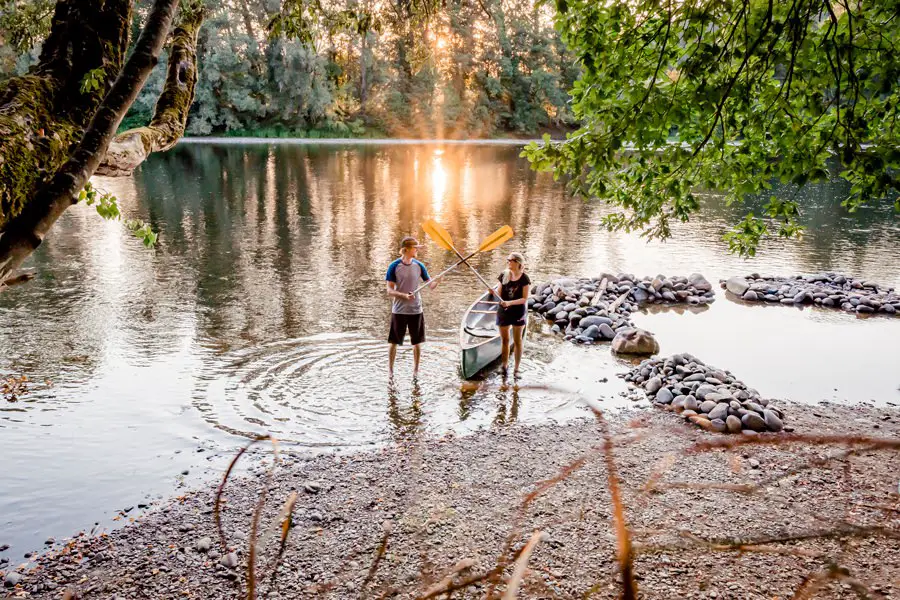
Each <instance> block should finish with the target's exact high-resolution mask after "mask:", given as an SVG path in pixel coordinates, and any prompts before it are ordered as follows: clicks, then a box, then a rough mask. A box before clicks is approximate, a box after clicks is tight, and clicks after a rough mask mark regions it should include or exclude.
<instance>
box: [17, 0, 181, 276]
mask: <svg viewBox="0 0 900 600" xmlns="http://www.w3.org/2000/svg"><path fill="white" fill-rule="evenodd" d="M121 2H124V0H121ZM121 2H120V4H121ZM85 4H90V5H94V4H99V3H96V2H85ZM103 4H104V6H105V7H106V6H112V5H115V4H116V0H107V1H106V2H105V3H103ZM177 5H178V0H155V2H154V4H153V7H152V9H151V11H150V14H149V15H148V17H147V22H146V25H145V26H144V29H143V31H142V33H141V37H140V39H139V40H138V42H137V44H136V45H135V48H134V51H133V52H132V54H131V56H130V57H129V59H128V62H127V63H126V64H125V66H124V67H123V68H122V69H121V72H120V73H119V74H118V77H117V78H116V80H115V82H114V83H113V84H112V87H111V88H110V89H109V92H108V93H107V94H106V96H105V97H104V99H103V101H102V103H100V106H99V107H98V108H97V110H96V111H95V112H93V113H92V114H93V116H92V118H91V120H90V124H89V125H88V127H87V129H86V130H85V132H84V135H83V136H82V137H81V139H80V140H79V141H78V143H77V144H76V145H75V147H74V150H73V151H72V152H71V154H70V155H69V157H68V159H67V160H66V161H65V162H64V163H63V164H62V165H61V166H60V167H59V168H58V169H56V170H55V173H54V174H53V176H52V177H51V178H50V179H49V181H48V182H47V183H46V184H44V185H41V186H40V188H39V190H38V191H37V193H36V195H34V196H33V197H32V198H30V199H29V200H28V201H27V203H23V204H24V206H23V207H22V208H21V210H20V212H19V214H18V215H17V216H15V217H14V218H13V219H11V220H9V221H7V223H6V226H5V227H4V228H3V229H2V230H0V281H5V280H7V279H9V277H10V276H11V274H12V273H13V271H15V269H17V268H18V267H19V266H20V265H21V264H22V262H23V261H24V260H25V259H26V258H27V257H28V256H29V255H30V254H31V253H32V252H33V251H34V250H35V249H36V248H37V247H38V246H39V245H40V244H41V242H42V241H43V239H44V236H45V235H46V234H47V231H49V229H50V227H52V226H53V224H54V223H55V222H56V220H57V219H58V218H59V216H60V215H62V213H63V212H65V210H66V209H67V208H69V207H70V206H72V204H74V203H75V202H76V201H77V196H76V194H77V193H78V192H79V191H80V190H81V189H82V188H83V187H84V184H85V183H86V182H87V181H88V179H90V177H91V175H93V173H94V171H95V170H96V168H97V166H99V164H100V161H101V160H102V158H103V156H104V155H105V153H106V149H107V147H108V146H109V144H110V142H111V141H112V139H113V136H114V135H115V132H116V129H117V128H118V126H119V123H121V121H122V118H123V117H124V116H125V113H126V112H127V111H128V108H129V107H130V106H131V104H132V103H133V102H134V99H135V98H136V97H137V94H138V92H139V91H140V90H141V88H142V87H143V85H144V83H145V82H146V80H147V77H148V76H149V75H150V71H152V69H153V67H154V66H155V65H156V63H157V61H158V60H159V54H160V52H161V51H162V47H163V44H164V43H165V40H166V37H167V35H168V32H169V28H170V27H171V24H172V19H173V17H174V14H175V10H176V8H177ZM58 12H59V11H58ZM126 12H129V13H130V4H129V5H128V10H127V11H126ZM118 16H119V17H120V19H121V17H122V16H123V15H121V14H119V15H118ZM129 16H130V15H129ZM121 20H122V21H123V22H124V24H125V26H126V30H127V26H128V24H129V23H130V19H121ZM55 24H56V23H54V25H55ZM70 33H71V34H72V37H78V36H79V35H80V34H81V32H77V31H72V32H70ZM124 35H126V36H127V33H126V34H124ZM53 37H54V36H53V33H52V32H51V35H50V38H49V39H48V44H50V46H51V48H52V47H53V45H54V44H52V43H51V42H53ZM122 39H123V40H127V37H124V38H122ZM105 43H106V42H105V41H104V44H105ZM126 47H127V44H124V45H122V46H121V48H120V52H122V53H124V49H125V48H126ZM66 60H67V61H71V60H72V59H71V58H68V57H66ZM42 62H43V61H42ZM62 62H63V63H65V61H62Z"/></svg>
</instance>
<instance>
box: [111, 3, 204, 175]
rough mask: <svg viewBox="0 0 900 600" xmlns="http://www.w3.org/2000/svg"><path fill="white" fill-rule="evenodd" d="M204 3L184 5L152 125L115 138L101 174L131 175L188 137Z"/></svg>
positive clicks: (174, 34)
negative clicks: (149, 160)
mask: <svg viewBox="0 0 900 600" xmlns="http://www.w3.org/2000/svg"><path fill="white" fill-rule="evenodd" d="M204 14H205V11H204V8H203V5H202V3H200V2H191V3H182V6H181V12H180V15H179V18H178V23H177V25H176V27H175V31H174V33H173V35H172V45H171V48H170V50H169V63H168V69H167V71H166V83H165V86H164V87H163V91H162V94H161V95H160V97H159V100H157V103H156V109H155V111H154V114H153V119H152V120H151V121H150V124H149V125H147V126H145V127H137V128H135V129H129V130H128V131H125V132H123V133H121V134H119V135H117V136H116V137H115V139H114V140H113V141H112V143H110V145H109V148H108V149H107V151H106V156H105V157H104V159H103V162H101V163H100V166H99V167H98V168H97V171H96V173H97V174H98V175H112V176H121V175H130V174H131V173H132V172H133V171H134V169H135V168H137V166H138V165H140V164H141V163H142V162H144V160H146V158H147V157H148V156H149V155H150V154H151V153H153V152H161V151H164V150H168V149H169V148H171V147H172V146H174V145H175V144H176V143H177V142H178V139H179V138H180V137H181V136H182V135H184V128H185V125H186V124H187V118H188V112H189V111H190V108H191V104H192V103H193V101H194V90H195V88H196V85H197V34H198V33H199V31H200V25H202V23H203V18H204Z"/></svg>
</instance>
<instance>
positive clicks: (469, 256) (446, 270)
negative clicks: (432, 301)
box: [412, 250, 479, 294]
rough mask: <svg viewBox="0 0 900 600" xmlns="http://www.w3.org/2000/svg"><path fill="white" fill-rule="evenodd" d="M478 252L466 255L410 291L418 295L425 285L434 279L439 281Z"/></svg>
mask: <svg viewBox="0 0 900 600" xmlns="http://www.w3.org/2000/svg"><path fill="white" fill-rule="evenodd" d="M478 252H479V251H478V250H476V251H475V252H473V253H472V254H470V255H468V256H467V257H465V258H463V259H462V260H458V261H456V262H455V263H454V264H452V265H450V266H449V267H447V268H446V269H444V270H443V271H441V272H440V273H438V274H437V275H435V276H434V277H433V278H432V279H429V280H428V281H426V282H425V283H423V284H422V285H420V286H419V287H417V288H416V289H414V290H413V291H412V293H413V294H417V293H419V292H420V291H422V289H424V288H425V286H426V285H428V284H429V283H431V282H432V281H434V280H435V279H440V278H441V277H443V276H444V275H446V274H447V273H449V272H450V271H452V270H453V269H455V268H456V267H458V266H459V265H461V264H463V263H464V262H466V261H467V260H469V259H470V258H472V257H473V256H475V255H476V254H478ZM460 258H462V257H460ZM466 264H468V263H466Z"/></svg>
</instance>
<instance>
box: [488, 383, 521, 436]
mask: <svg viewBox="0 0 900 600" xmlns="http://www.w3.org/2000/svg"><path fill="white" fill-rule="evenodd" d="M496 399H497V414H496V415H495V416H494V425H498V426H500V425H510V424H512V423H515V422H516V420H517V419H518V418H519V385H518V384H516V383H513V384H504V385H501V386H500V389H499V390H497V394H496Z"/></svg>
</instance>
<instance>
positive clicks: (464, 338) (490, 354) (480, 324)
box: [459, 292, 528, 379]
mask: <svg viewBox="0 0 900 600" xmlns="http://www.w3.org/2000/svg"><path fill="white" fill-rule="evenodd" d="M491 298H496V296H494V295H493V294H490V293H488V292H485V293H484V294H482V295H481V296H480V297H479V298H478V300H476V301H475V302H473V303H472V305H471V306H470V307H469V309H468V310H467V311H466V314H465V315H463V319H462V324H461V325H460V327H459V348H460V360H459V367H460V371H462V376H463V379H470V378H471V377H473V376H474V375H475V374H476V373H478V372H479V371H481V370H482V369H484V368H485V367H486V366H488V365H489V364H491V363H492V362H494V361H495V360H497V359H498V358H500V353H501V351H502V349H503V344H502V342H501V341H500V330H499V329H498V328H497V301H496V300H492V299H491ZM525 323H526V328H527V325H528V321H527V320H526V321H525ZM522 333H523V335H524V331H523V332H522ZM510 334H512V332H510ZM513 349H514V348H511V349H510V351H512V350H513Z"/></svg>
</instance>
